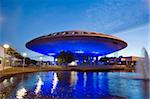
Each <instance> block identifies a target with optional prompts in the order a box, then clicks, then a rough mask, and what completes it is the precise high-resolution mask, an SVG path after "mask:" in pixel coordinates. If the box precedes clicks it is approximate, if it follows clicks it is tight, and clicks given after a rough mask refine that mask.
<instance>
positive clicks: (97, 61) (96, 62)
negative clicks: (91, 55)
mask: <svg viewBox="0 0 150 99" xmlns="http://www.w3.org/2000/svg"><path fill="white" fill-rule="evenodd" d="M96 65H98V56H96Z"/></svg>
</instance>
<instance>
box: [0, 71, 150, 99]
mask: <svg viewBox="0 0 150 99" xmlns="http://www.w3.org/2000/svg"><path fill="white" fill-rule="evenodd" d="M133 75H136V74H135V73H129V72H75V71H50V72H37V73H28V74H18V75H14V76H10V77H6V78H4V79H3V80H1V82H0V95H1V97H2V96H3V97H4V98H8V99H23V98H25V99H50V98H56V99H62V98H69V99H70V98H71V99H83V98H88V99H97V98H100V99H112V98H113V99H146V98H149V97H148V89H149V81H145V80H136V79H131V78H128V76H133ZM146 96H147V97H146Z"/></svg>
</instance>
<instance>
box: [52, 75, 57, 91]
mask: <svg viewBox="0 0 150 99" xmlns="http://www.w3.org/2000/svg"><path fill="white" fill-rule="evenodd" d="M58 81H59V80H58V77H57V73H54V78H53V81H52V88H51V93H53V92H54V90H55V89H56V86H57V83H58Z"/></svg>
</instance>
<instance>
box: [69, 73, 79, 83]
mask: <svg viewBox="0 0 150 99" xmlns="http://www.w3.org/2000/svg"><path fill="white" fill-rule="evenodd" d="M77 80H78V76H77V72H74V71H72V72H71V78H70V84H71V86H73V85H74V86H76V84H77Z"/></svg>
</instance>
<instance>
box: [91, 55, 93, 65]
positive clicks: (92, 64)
mask: <svg viewBox="0 0 150 99" xmlns="http://www.w3.org/2000/svg"><path fill="white" fill-rule="evenodd" d="M90 65H93V56H91V57H90Z"/></svg>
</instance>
